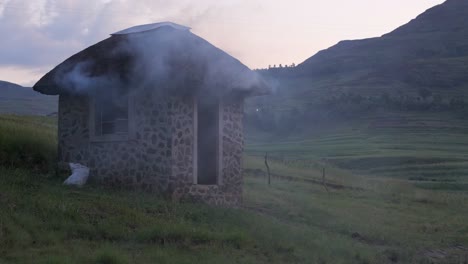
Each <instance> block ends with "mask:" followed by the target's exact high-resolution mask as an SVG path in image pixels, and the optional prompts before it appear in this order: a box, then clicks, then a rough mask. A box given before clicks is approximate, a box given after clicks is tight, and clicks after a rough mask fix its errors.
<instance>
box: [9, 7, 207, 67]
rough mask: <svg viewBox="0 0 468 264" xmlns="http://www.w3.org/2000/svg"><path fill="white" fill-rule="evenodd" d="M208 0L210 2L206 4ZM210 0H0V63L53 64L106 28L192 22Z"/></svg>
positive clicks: (107, 30)
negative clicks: (172, 21)
mask: <svg viewBox="0 0 468 264" xmlns="http://www.w3.org/2000/svg"><path fill="white" fill-rule="evenodd" d="M210 2H211V3H210ZM214 3H215V1H206V0H205V1H204V0H202V1H197V2H196V3H194V2H192V1H183V0H182V1H162V0H156V1H154V0H147V1H130V0H128V1H126V0H101V1H95V0H82V1H74V0H62V1H55V0H35V1H29V0H3V1H2V2H1V3H0V34H1V35H2V36H5V37H4V38H3V39H2V42H1V44H0V45H1V46H0V58H1V60H0V66H25V67H38V66H44V65H55V64H57V63H59V62H60V61H62V60H64V59H66V58H67V57H68V56H69V55H71V54H73V53H75V52H78V51H79V50H81V49H83V48H84V47H86V46H89V45H91V44H94V43H95V42H98V41H99V40H102V39H104V38H106V37H108V36H109V35H108V34H109V33H112V32H115V31H118V30H121V29H123V28H126V27H130V26H133V25H136V24H143V23H152V22H159V21H163V20H176V22H179V23H188V24H195V23H196V21H198V20H199V19H200V18H201V17H202V16H203V14H204V13H205V12H206V10H207V8H205V6H207V5H209V4H214Z"/></svg>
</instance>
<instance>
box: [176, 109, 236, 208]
mask: <svg viewBox="0 0 468 264" xmlns="http://www.w3.org/2000/svg"><path fill="white" fill-rule="evenodd" d="M193 105H194V100H185V101H184V102H180V103H179V104H176V106H177V107H176V108H175V109H174V111H173V113H172V120H173V122H172V124H173V127H172V131H173V132H174V133H173V137H174V138H173V140H172V142H173V160H174V163H173V164H172V179H171V186H172V188H171V189H172V192H173V195H172V197H173V199H174V200H188V201H195V202H203V203H208V204H214V205H223V206H239V205H240V204H241V203H242V184H243V183H242V152H243V146H244V139H243V126H242V117H243V104H242V103H241V102H224V103H222V112H221V118H220V120H221V131H222V136H221V139H222V140H221V141H222V142H221V143H222V162H221V163H222V164H221V165H222V170H221V174H222V175H221V179H220V180H219V182H220V183H219V184H218V185H196V184H194V177H193V172H194V167H193V162H194V161H193V146H194V133H193V129H194V125H193V122H194V121H193V117H194V113H193V110H194V106H193ZM213 163H214V164H213V166H216V164H215V161H213Z"/></svg>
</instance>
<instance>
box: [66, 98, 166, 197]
mask: <svg viewBox="0 0 468 264" xmlns="http://www.w3.org/2000/svg"><path fill="white" fill-rule="evenodd" d="M134 98H135V101H134V104H133V105H134V109H133V113H134V115H133V118H134V120H133V124H134V125H135V133H134V136H133V137H132V138H130V140H128V141H91V137H90V131H89V120H90V116H89V114H90V111H89V109H90V108H89V100H88V99H86V98H81V99H79V100H78V99H77V98H76V97H73V98H71V97H68V96H64V95H61V96H60V101H59V150H60V152H59V153H60V155H59V159H60V160H61V161H62V162H67V163H68V162H77V163H81V164H84V165H86V166H88V167H89V168H90V180H92V181H96V182H99V183H103V184H105V185H109V186H115V187H119V188H122V187H123V188H130V189H134V188H137V189H141V190H145V191H151V192H165V191H167V188H168V180H169V175H170V166H171V162H172V160H171V138H172V137H171V134H170V129H169V128H170V122H171V119H170V118H169V111H170V108H169V103H168V102H166V101H165V100H162V99H161V97H159V96H158V95H157V94H155V93H154V92H151V91H141V92H140V94H137V95H135V96H134Z"/></svg>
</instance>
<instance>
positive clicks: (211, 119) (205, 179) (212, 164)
mask: <svg viewBox="0 0 468 264" xmlns="http://www.w3.org/2000/svg"><path fill="white" fill-rule="evenodd" d="M218 118H219V102H218V101H217V100H204V99H198V100H197V120H198V125H197V136H198V138H197V159H198V160H197V183H198V184H203V185H212V184H217V179H218V137H219V124H218V122H219V119H218Z"/></svg>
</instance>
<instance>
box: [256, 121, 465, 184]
mask: <svg viewBox="0 0 468 264" xmlns="http://www.w3.org/2000/svg"><path fill="white" fill-rule="evenodd" d="M248 141H249V142H250V144H248V146H247V152H248V153H249V154H250V155H253V156H259V155H264V152H269V155H270V156H272V157H273V158H274V159H277V160H282V161H284V162H285V163H288V164H302V165H301V166H307V164H316V163H320V164H322V165H324V166H325V165H328V166H334V167H338V168H341V169H343V170H348V171H350V172H353V173H355V174H356V173H357V174H361V175H367V176H372V177H377V176H385V177H391V178H397V179H402V180H408V181H412V182H414V183H417V184H418V186H434V187H435V186H437V185H438V184H439V183H440V184H439V187H440V188H454V189H465V187H462V186H464V185H465V184H466V183H467V182H468V121H467V120H462V119H459V118H455V117H453V116H450V115H448V114H447V115H444V114H437V115H435V114H431V115H408V114H405V115H403V114H402V115H396V114H394V115H387V116H382V115H380V116H379V115H376V116H373V117H371V118H366V119H362V120H360V121H358V122H353V123H349V122H343V123H341V124H339V125H337V124H334V125H324V126H318V127H312V128H311V129H310V130H309V131H308V132H307V133H304V134H303V135H300V136H296V138H289V139H287V140H284V141H281V140H277V139H271V138H270V139H269V140H268V141H264V142H261V139H260V138H259V137H255V134H254V136H253V137H251V138H249V139H248ZM259 142H261V143H259ZM452 185H457V187H455V186H452ZM442 186H443V187H442ZM439 187H437V188H439Z"/></svg>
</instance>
